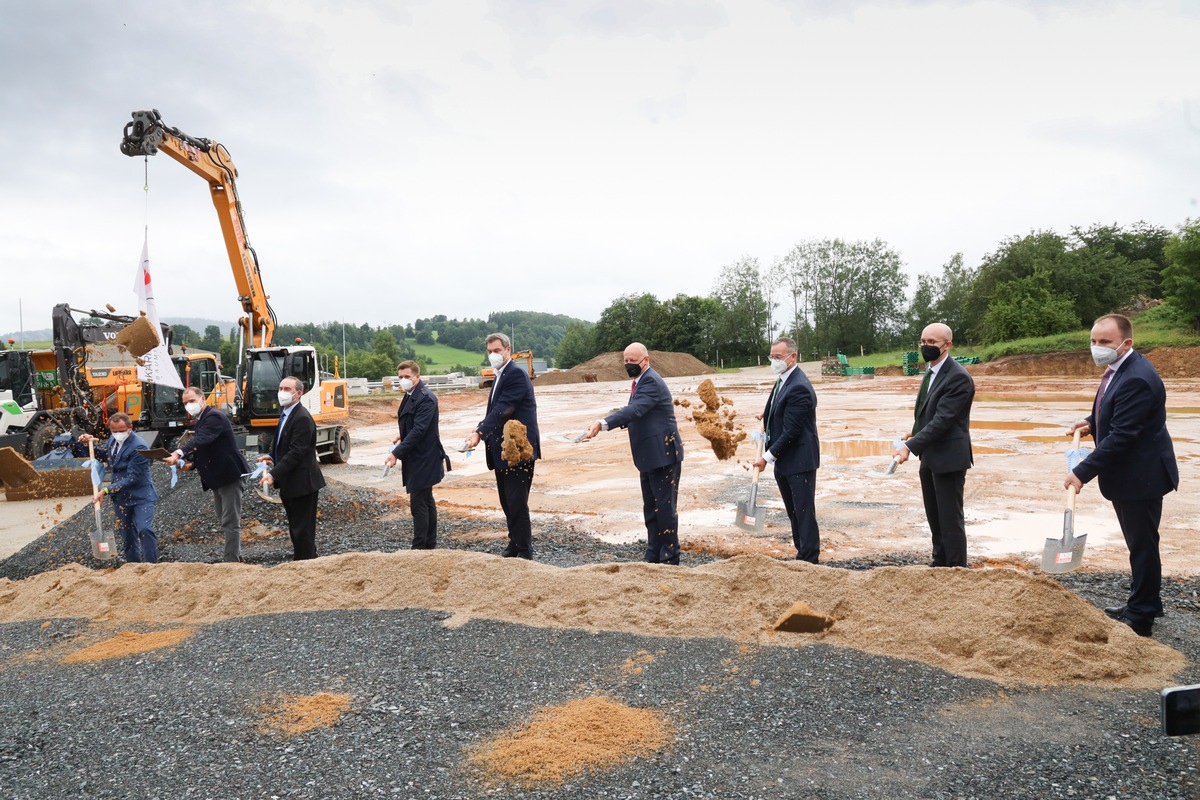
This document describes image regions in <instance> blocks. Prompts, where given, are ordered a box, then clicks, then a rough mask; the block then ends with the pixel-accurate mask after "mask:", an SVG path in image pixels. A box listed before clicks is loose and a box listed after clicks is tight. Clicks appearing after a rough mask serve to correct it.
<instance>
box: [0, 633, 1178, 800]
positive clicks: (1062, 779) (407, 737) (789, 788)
mask: <svg viewBox="0 0 1200 800" xmlns="http://www.w3.org/2000/svg"><path fill="white" fill-rule="evenodd" d="M444 616H445V615H443V614H438V613H435V612H427V611H411V610H410V611H392V612H370V611H354V612H322V613H304V614H281V615H274V616H267V617H254V618H246V619H237V620H229V621H226V622H221V623H216V624H212V625H208V626H205V627H203V628H200V629H199V630H198V631H197V632H196V634H195V635H194V636H192V637H191V638H190V639H187V640H185V641H184V642H183V643H182V644H180V645H179V646H177V647H175V648H172V649H167V650H160V651H156V652H152V653H147V654H143V655H139V656H132V657H127V658H123V659H117V660H113V661H106V662H100V663H92V664H77V665H62V664H58V663H56V662H55V661H53V660H51V659H49V658H46V659H41V660H30V659H27V660H25V661H24V662H23V663H22V665H21V668H20V669H14V668H11V667H9V668H7V669H4V670H0V717H3V718H4V719H5V720H6V724H5V726H4V729H3V730H4V732H3V734H0V787H2V788H3V794H4V796H5V797H11V798H14V800H23V799H25V798H50V797H68V796H72V795H79V796H87V797H95V798H134V797H136V798H158V797H175V798H226V799H229V800H232V799H234V798H264V797H288V798H358V797H421V798H478V797H482V796H487V794H488V793H489V790H492V791H493V792H494V794H493V796H497V797H511V798H584V797H587V798H593V797H597V798H599V797H611V798H682V797H695V798H743V799H744V798H794V797H806V798H1012V797H1030V798H1067V797H1075V798H1080V797H1086V798H1094V797H1100V798H1103V797H1123V798H1129V797H1137V798H1188V797H1195V796H1196V792H1197V787H1198V786H1200V776H1198V774H1197V770H1196V765H1197V755H1198V754H1200V753H1198V750H1197V746H1196V742H1194V741H1189V740H1182V739H1175V740H1169V739H1166V738H1164V737H1162V736H1161V735H1160V734H1159V733H1158V730H1157V722H1156V707H1155V704H1156V700H1157V698H1156V696H1155V695H1154V694H1153V693H1146V692H1130V691H1098V690H1091V689H1078V688H1077V689H1047V690H1007V689H1006V690H1001V689H999V688H998V687H997V686H995V685H994V684H991V683H988V682H986V681H978V680H971V679H966V678H960V677H956V676H952V675H948V674H946V673H943V672H940V671H938V670H936V669H933V668H931V667H927V666H924V665H922V664H915V663H911V662H902V661H898V660H894V659H888V658H882V657H877V656H871V655H867V654H864V653H860V652H857V651H854V650H846V649H838V648H832V647H827V646H823V645H814V646H809V647H804V648H796V649H789V648H763V649H752V648H742V647H739V646H738V645H737V644H736V643H734V642H730V641H727V640H721V639H669V638H656V637H645V636H632V635H625V634H611V633H587V632H583V631H554V630H536V629H532V628H525V627H522V626H516V625H510V624H505V623H499V622H489V621H482V620H476V621H472V622H469V623H468V624H467V625H465V626H464V627H462V628H457V629H448V628H446V627H444V626H442V625H441V624H440V620H441V619H443V618H444ZM3 627H4V637H3V642H4V644H3V645H2V646H0V647H2V650H0V652H2V653H3V654H4V655H6V656H10V657H11V656H13V655H17V654H21V653H29V652H31V651H33V650H35V649H39V648H48V647H53V646H59V647H61V646H62V644H63V642H65V641H69V640H71V638H72V637H77V636H79V635H81V634H84V635H86V634H85V631H84V630H83V628H82V627H81V625H80V624H79V623H77V622H73V621H64V622H54V623H53V624H52V625H51V626H50V627H48V628H45V629H43V628H41V627H39V625H38V624H36V623H17V624H9V625H5V626H3ZM643 651H644V652H647V653H649V654H651V655H652V656H653V660H652V661H650V662H649V663H647V664H645V665H644V669H643V671H642V672H641V673H640V674H632V673H631V671H630V670H628V669H625V668H623V666H622V665H623V662H624V661H625V660H626V659H628V658H630V657H633V656H635V655H637V654H638V653H640V652H643ZM322 691H329V692H338V693H346V694H349V695H351V696H352V698H353V702H352V710H351V712H350V713H349V714H347V715H346V716H344V717H343V718H342V719H341V720H340V721H339V722H338V723H337V724H336V725H335V726H333V727H332V728H328V729H320V730H315V731H310V732H308V733H305V734H301V735H300V736H297V737H295V738H292V739H283V738H280V737H278V736H275V735H264V734H261V733H259V732H257V731H256V729H255V724H256V723H257V722H258V721H259V719H260V716H261V713H262V712H261V708H262V707H263V705H264V704H266V703H269V702H270V701H271V700H272V699H274V698H277V697H278V696H280V695H283V694H288V693H299V694H313V693H316V692H322ZM594 693H600V694H604V695H607V696H610V697H612V698H614V699H617V700H621V701H623V702H625V703H627V704H629V705H632V706H636V707H643V708H651V709H657V710H659V711H661V712H662V713H663V714H665V715H666V717H667V718H668V719H669V720H670V721H671V722H672V724H673V725H674V726H675V728H676V737H675V739H674V740H673V742H672V743H671V744H670V745H669V746H668V747H667V748H666V749H664V750H663V751H660V752H659V753H658V754H656V755H654V756H652V757H649V758H643V759H639V760H636V761H634V762H632V763H630V764H628V765H626V766H623V767H618V768H615V769H612V770H608V771H605V772H601V773H597V774H592V775H589V776H587V777H585V778H581V779H575V780H572V781H570V782H568V783H566V784H563V785H560V786H556V787H546V788H540V789H535V790H531V789H522V788H520V787H517V786H514V785H511V784H500V785H496V784H495V783H494V782H492V781H491V779H490V778H491V776H489V775H487V774H486V773H483V772H481V771H480V770H479V769H478V768H476V767H472V766H470V765H469V764H468V763H467V761H466V753H465V748H469V747H470V746H472V745H476V744H479V743H481V742H482V741H483V740H485V739H486V738H488V737H490V736H494V735H496V734H498V733H499V732H501V731H502V730H504V729H507V728H508V727H509V726H511V725H513V724H516V723H519V722H521V721H523V720H524V719H526V718H527V717H528V715H529V714H530V713H531V712H533V711H534V710H536V709H538V708H540V707H542V706H546V705H556V704H560V703H563V702H566V701H568V700H571V699H575V698H580V697H586V696H589V695H591V694H594ZM47 698H54V700H53V701H51V702H47Z"/></svg>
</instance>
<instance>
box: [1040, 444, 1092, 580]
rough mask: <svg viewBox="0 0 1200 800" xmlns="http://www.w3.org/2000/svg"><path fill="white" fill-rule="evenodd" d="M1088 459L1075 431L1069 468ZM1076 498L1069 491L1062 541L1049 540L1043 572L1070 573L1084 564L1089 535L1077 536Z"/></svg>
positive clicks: (1043, 556)
mask: <svg viewBox="0 0 1200 800" xmlns="http://www.w3.org/2000/svg"><path fill="white" fill-rule="evenodd" d="M1086 457H1087V451H1086V450H1081V449H1080V448H1079V430H1078V429H1076V431H1075V442H1074V444H1072V445H1071V449H1070V450H1069V451H1067V466H1068V467H1069V468H1070V469H1074V468H1075V467H1076V466H1078V465H1079V462H1080V461H1083V459H1084V458H1086ZM1075 496H1076V492H1075V490H1074V489H1073V488H1068V489H1067V510H1066V511H1065V512H1064V513H1063V535H1062V538H1061V539H1047V540H1046V548H1045V549H1044V550H1043V551H1042V572H1050V573H1061V572H1070V571H1071V570H1073V569H1076V568H1077V567H1079V565H1080V564H1082V563H1083V548H1084V547H1085V546H1086V545H1087V534H1086V533H1085V534H1084V535H1083V536H1076V535H1075Z"/></svg>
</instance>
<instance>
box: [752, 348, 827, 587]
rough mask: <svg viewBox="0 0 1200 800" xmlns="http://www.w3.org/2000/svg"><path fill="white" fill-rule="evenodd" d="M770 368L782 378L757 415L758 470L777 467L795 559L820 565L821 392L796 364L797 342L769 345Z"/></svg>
mask: <svg viewBox="0 0 1200 800" xmlns="http://www.w3.org/2000/svg"><path fill="white" fill-rule="evenodd" d="M770 358H771V370H772V371H773V372H774V373H775V374H776V375H778V376H779V379H778V380H777V381H776V382H775V387H774V388H773V389H772V390H771V394H770V396H769V397H768V398H767V405H766V408H764V409H763V413H762V414H760V415H759V417H758V418H759V419H761V420H764V421H765V422H764V428H765V429H766V437H767V439H766V443H765V445H764V447H765V450H764V451H763V455H762V457H761V458H759V459H758V461H756V462H755V463H754V468H755V469H757V470H764V469H766V468H767V465H768V464H774V465H775V483H776V484H778V485H779V494H780V495H781V496H782V497H783V507H784V509H785V510H786V511H787V515H788V519H789V520H791V523H792V543H793V544H795V545H796V560H797V561H807V562H809V563H811V564H816V563H818V561H819V559H820V555H821V531H820V529H819V528H818V527H817V512H816V491H817V467H819V466H821V442H820V440H818V439H817V393H816V392H814V391H813V386H812V383H810V382H809V380H808V376H807V375H805V374H804V370H802V369H800V368H799V366H797V364H796V361H797V350H796V342H795V341H794V340H792V339H788V338H787V337H780V338H778V339H776V340H775V341H774V342H773V343H772V344H771V353H770Z"/></svg>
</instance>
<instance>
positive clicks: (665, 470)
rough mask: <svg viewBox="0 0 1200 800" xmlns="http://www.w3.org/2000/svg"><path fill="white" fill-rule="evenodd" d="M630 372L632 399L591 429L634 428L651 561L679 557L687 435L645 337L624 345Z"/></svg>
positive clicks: (631, 431) (590, 432) (631, 442)
mask: <svg viewBox="0 0 1200 800" xmlns="http://www.w3.org/2000/svg"><path fill="white" fill-rule="evenodd" d="M624 359H625V372H626V373H627V374H628V375H629V377H630V378H632V379H633V384H632V386H630V389H629V402H628V403H627V404H626V405H625V407H624V408H621V409H619V410H617V411H614V412H613V413H612V414H609V415H608V416H607V417H605V418H604V419H598V420H596V421H595V422H594V423H592V427H591V428H589V429H588V432H587V436H588V438H589V439H591V438H592V437H594V436H595V435H596V434H598V433H599V432H600V431H602V430H605V431H608V430H612V429H613V428H628V429H629V449H630V450H631V451H633V465H634V466H635V467H637V469H638V472H640V473H641V483H642V515H643V517H644V518H645V520H646V561H648V562H650V563H651V564H678V563H679V474H680V470H681V468H682V466H683V440H682V439H681V438H680V437H679V427H678V425H676V423H675V408H674V405H673V404H672V402H671V392H670V390H668V389H667V384H666V383H664V382H663V379H662V378H661V377H660V376H659V374H658V373H657V372H655V371H654V370H653V369H651V368H650V351H649V350H647V349H646V346H645V345H644V344H642V343H640V342H634V343H633V344H631V345H629V346H628V347H626V348H625V354H624Z"/></svg>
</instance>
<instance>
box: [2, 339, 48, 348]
mask: <svg viewBox="0 0 1200 800" xmlns="http://www.w3.org/2000/svg"><path fill="white" fill-rule="evenodd" d="M53 346H54V342H33V341H30V340H29V339H26V340H25V348H24V349H25V350H49V349H50V348H51V347H53ZM4 349H5V350H20V349H22V348H21V342H20V341H16V342H13V343H12V344H11V345H10V344H9V343H8V342H5V343H4Z"/></svg>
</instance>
